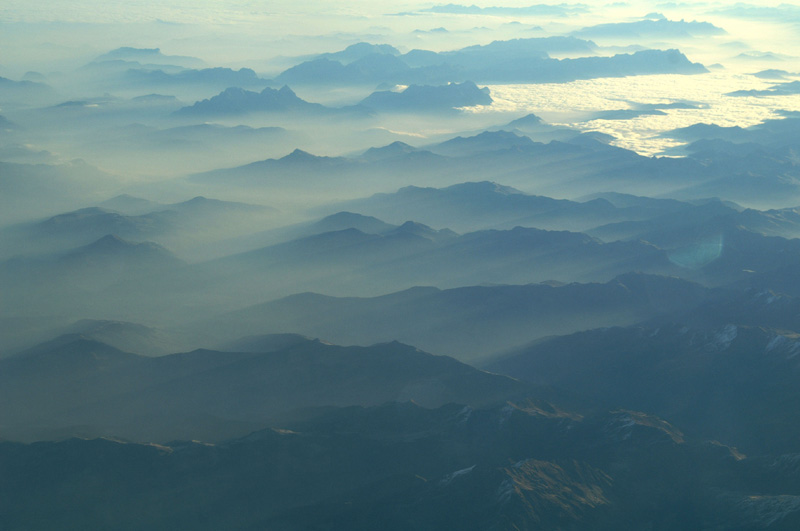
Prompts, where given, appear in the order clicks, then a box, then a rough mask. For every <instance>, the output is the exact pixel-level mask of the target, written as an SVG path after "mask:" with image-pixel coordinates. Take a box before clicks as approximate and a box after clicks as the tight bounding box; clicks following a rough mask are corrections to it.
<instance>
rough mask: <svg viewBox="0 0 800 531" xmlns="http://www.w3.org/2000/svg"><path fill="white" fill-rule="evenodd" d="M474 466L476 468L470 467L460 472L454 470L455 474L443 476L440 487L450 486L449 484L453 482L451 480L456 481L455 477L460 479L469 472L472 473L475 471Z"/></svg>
mask: <svg viewBox="0 0 800 531" xmlns="http://www.w3.org/2000/svg"><path fill="white" fill-rule="evenodd" d="M476 466H477V465H472V466H471V467H469V468H462V469H461V470H456V471H455V472H453V473H452V474H448V475H447V476H445V478H444V479H443V480H442V481H441V484H442V485H449V484H450V483H452V482H453V480H454V479H456V478H457V477H460V476H465V475H467V474H469V473H470V472H472V471H473V470H474V469H475V467H476Z"/></svg>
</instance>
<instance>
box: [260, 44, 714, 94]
mask: <svg viewBox="0 0 800 531" xmlns="http://www.w3.org/2000/svg"><path fill="white" fill-rule="evenodd" d="M595 49H596V46H595V44H594V43H592V42H591V41H584V40H580V39H576V38H574V37H551V38H546V39H538V38H533V39H516V40H510V41H495V42H492V43H490V44H487V45H476V46H469V47H467V48H463V49H460V50H455V51H450V52H432V51H428V50H412V51H410V52H408V53H407V54H404V55H401V56H395V55H392V54H386V53H376V54H371V55H367V56H364V57H362V58H360V59H358V60H356V61H354V62H351V63H348V64H346V65H345V64H342V63H341V62H339V61H334V60H331V59H329V58H328V57H321V58H317V59H313V60H311V61H306V62H304V63H301V64H299V65H296V66H294V67H292V68H290V69H288V70H286V71H285V72H283V73H282V74H280V75H279V76H278V77H277V78H276V79H277V81H278V82H281V83H292V84H297V83H304V84H320V83H328V84H336V85H348V84H351V85H359V84H365V83H370V84H380V83H388V84H402V85H412V84H417V85H421V84H445V83H450V82H452V83H461V82H464V81H468V80H472V81H474V82H476V83H481V84H484V83H560V82H567V81H574V80H577V79H593V78H597V77H620V76H629V75H642V74H659V73H660V74H666V73H670V74H698V73H704V72H707V70H706V69H705V67H703V66H702V65H700V64H698V63H691V62H690V61H689V60H688V59H687V58H686V56H685V55H683V54H682V53H681V52H680V51H678V50H666V51H662V50H644V51H639V52H636V53H634V54H632V55H625V54H620V55H615V56H613V57H579V58H576V59H562V60H558V59H552V58H550V57H549V55H548V51H552V52H554V53H564V52H569V53H573V54H574V53H576V52H582V53H588V54H593V53H594V51H595Z"/></svg>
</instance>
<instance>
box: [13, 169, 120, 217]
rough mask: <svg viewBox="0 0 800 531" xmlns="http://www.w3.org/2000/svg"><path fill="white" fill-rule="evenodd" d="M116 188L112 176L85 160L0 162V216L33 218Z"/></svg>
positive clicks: (66, 207) (82, 203)
mask: <svg viewBox="0 0 800 531" xmlns="http://www.w3.org/2000/svg"><path fill="white" fill-rule="evenodd" d="M114 189H116V187H115V185H114V182H113V179H112V177H111V176H110V175H109V174H108V173H106V172H104V171H101V170H99V169H98V168H96V167H94V166H91V165H89V164H87V163H86V162H84V161H82V160H74V161H71V162H69V163H66V164H15V163H11V162H0V220H2V221H3V222H4V223H8V222H11V221H22V220H25V221H27V220H30V219H36V218H38V217H41V216H42V215H47V214H51V215H52V214H55V213H56V212H58V211H59V210H61V211H63V210H64V209H70V208H78V206H79V205H85V204H86V201H87V200H91V199H92V198H95V197H96V198H100V197H103V196H106V197H107V196H108V195H109V191H110V190H114Z"/></svg>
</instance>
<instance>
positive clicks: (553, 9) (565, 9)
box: [421, 4, 586, 17]
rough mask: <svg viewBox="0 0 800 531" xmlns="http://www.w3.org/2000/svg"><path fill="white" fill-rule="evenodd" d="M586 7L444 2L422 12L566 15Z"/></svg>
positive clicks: (582, 10)
mask: <svg viewBox="0 0 800 531" xmlns="http://www.w3.org/2000/svg"><path fill="white" fill-rule="evenodd" d="M585 10H586V7H584V6H580V5H569V4H561V5H548V4H536V5H531V6H527V7H478V6H476V5H474V4H473V5H469V6H467V5H463V4H446V5H442V4H440V5H436V6H433V7H431V8H428V9H423V10H421V11H422V12H426V11H427V12H431V13H443V14H444V13H446V14H454V15H482V14H485V15H512V16H513V15H517V16H557V17H566V16H569V15H571V14H575V13H581V12H584V11H585Z"/></svg>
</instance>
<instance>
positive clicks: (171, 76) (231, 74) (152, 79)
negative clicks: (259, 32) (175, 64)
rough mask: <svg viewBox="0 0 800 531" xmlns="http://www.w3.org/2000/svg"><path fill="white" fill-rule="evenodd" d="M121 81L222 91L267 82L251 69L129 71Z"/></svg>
mask: <svg viewBox="0 0 800 531" xmlns="http://www.w3.org/2000/svg"><path fill="white" fill-rule="evenodd" d="M121 81H122V82H124V83H126V84H130V85H136V86H147V87H150V86H181V85H203V86H210V87H214V88H216V89H217V90H220V89H222V88H225V87H263V86H265V85H266V84H267V81H266V80H264V79H261V78H259V77H258V76H257V75H256V73H255V72H254V71H253V70H251V69H250V68H240V69H239V70H232V69H230V68H220V67H217V68H203V69H200V70H195V69H188V70H181V71H179V72H164V71H163V70H144V69H129V70H127V71H126V72H125V73H124V74H123V75H122V78H121Z"/></svg>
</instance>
